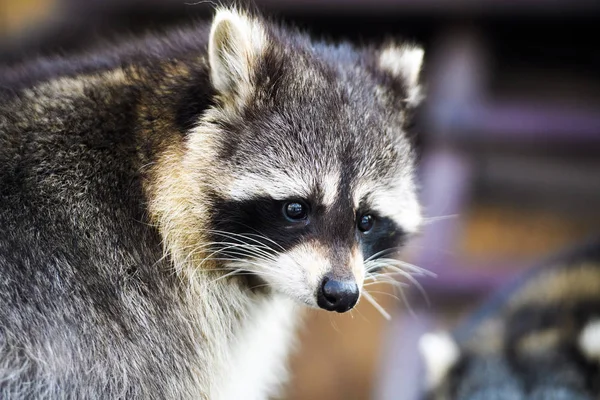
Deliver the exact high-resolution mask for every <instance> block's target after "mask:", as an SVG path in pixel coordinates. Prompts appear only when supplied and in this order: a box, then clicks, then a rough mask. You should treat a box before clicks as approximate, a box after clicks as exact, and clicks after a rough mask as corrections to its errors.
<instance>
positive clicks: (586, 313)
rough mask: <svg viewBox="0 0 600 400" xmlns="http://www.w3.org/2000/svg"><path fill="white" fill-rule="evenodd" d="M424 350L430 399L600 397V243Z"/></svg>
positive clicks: (503, 296)
mask: <svg viewBox="0 0 600 400" xmlns="http://www.w3.org/2000/svg"><path fill="white" fill-rule="evenodd" d="M421 344H422V348H423V351H424V354H425V356H426V357H425V358H426V361H427V365H428V369H429V386H430V392H429V397H428V398H430V399H435V400H442V399H456V400H478V399H498V400H500V399H507V400H508V399H511V400H512V399H514V400H519V399H536V400H541V399H552V400H561V399H575V400H592V399H596V398H598V394H600V386H599V382H600V239H595V240H592V241H590V242H589V243H586V244H585V245H582V246H580V247H578V248H576V249H572V250H570V251H568V252H565V253H562V254H561V255H559V256H557V257H553V258H552V259H550V260H547V262H545V263H544V264H543V265H542V266H540V267H538V268H535V269H534V270H532V271H530V272H528V273H526V274H524V275H523V276H521V277H520V278H519V279H518V280H517V281H516V282H515V283H514V284H512V285H511V286H510V287H508V288H506V289H505V290H503V291H501V292H499V293H498V294H497V295H496V296H494V297H493V298H492V299H491V300H490V301H489V302H488V303H486V304H485V305H484V306H483V307H482V308H481V309H479V310H478V311H477V312H475V313H474V315H473V316H472V317H471V318H469V319H468V320H467V321H465V323H464V324H462V325H460V326H459V327H458V328H457V329H456V330H455V331H454V332H453V333H452V335H451V336H449V335H445V334H428V335H426V336H424V337H423V339H422V343H421Z"/></svg>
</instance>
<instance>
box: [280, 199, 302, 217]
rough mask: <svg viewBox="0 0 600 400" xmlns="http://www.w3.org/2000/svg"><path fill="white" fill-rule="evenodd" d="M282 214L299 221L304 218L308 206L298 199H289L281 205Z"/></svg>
mask: <svg viewBox="0 0 600 400" xmlns="http://www.w3.org/2000/svg"><path fill="white" fill-rule="evenodd" d="M283 214H284V215H285V216H286V218H287V219H289V220H290V221H300V220H303V219H306V216H307V215H308V207H307V206H306V204H303V203H300V202H298V201H290V202H288V203H285V205H284V206H283Z"/></svg>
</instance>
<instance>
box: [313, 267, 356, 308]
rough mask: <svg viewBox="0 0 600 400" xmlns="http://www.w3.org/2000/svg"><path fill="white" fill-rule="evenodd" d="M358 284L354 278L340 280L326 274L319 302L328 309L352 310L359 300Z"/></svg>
mask: <svg viewBox="0 0 600 400" xmlns="http://www.w3.org/2000/svg"><path fill="white" fill-rule="evenodd" d="M358 296H359V292H358V285H357V284H356V282H355V281H354V280H349V279H347V280H338V279H334V278H333V277H331V276H327V275H325V277H324V278H323V281H322V282H321V287H320V288H319V291H318V293H317V304H318V305H319V307H321V308H323V309H325V310H327V311H337V312H339V313H343V312H346V311H348V310H350V309H351V308H352V307H354V305H355V304H356V302H357V301H358Z"/></svg>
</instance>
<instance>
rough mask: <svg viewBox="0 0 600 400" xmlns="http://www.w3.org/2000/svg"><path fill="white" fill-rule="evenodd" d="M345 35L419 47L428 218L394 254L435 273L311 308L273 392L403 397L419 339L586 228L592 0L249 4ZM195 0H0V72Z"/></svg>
mask: <svg viewBox="0 0 600 400" xmlns="http://www.w3.org/2000/svg"><path fill="white" fill-rule="evenodd" d="M253 7H254V8H258V9H260V10H263V11H265V12H266V13H268V14H270V15H272V16H274V17H277V18H280V19H285V20H287V21H289V22H291V23H293V24H295V25H297V26H300V27H303V28H306V29H308V30H310V31H311V32H312V33H313V34H314V35H315V36H316V37H325V38H329V39H339V38H346V39H348V40H351V41H355V42H358V43H360V42H364V41H377V40H382V39H385V38H388V37H401V38H407V39H410V40H413V41H416V42H418V43H421V44H423V46H424V47H425V49H426V66H425V69H424V71H423V78H424V80H425V81H426V83H427V92H428V99H427V101H426V103H425V104H424V105H423V107H422V109H421V110H420V112H419V114H418V118H417V123H416V125H415V133H416V136H415V137H416V141H417V143H418V145H419V153H420V158H421V162H420V175H421V197H422V200H423V204H424V206H425V213H426V216H427V217H428V219H427V223H426V225H425V227H424V229H423V232H422V234H421V235H419V236H418V237H417V238H415V239H414V240H412V242H411V243H410V244H409V246H408V247H407V248H406V251H405V252H404V255H403V259H405V260H406V261H409V262H411V263H413V264H416V265H418V266H420V267H422V268H426V269H428V270H430V271H432V272H435V274H437V278H435V279H434V278H431V277H422V278H419V282H420V283H421V285H422V286H423V288H424V290H425V292H426V293H427V294H428V297H429V305H428V303H427V302H426V301H425V299H424V298H423V296H422V295H421V293H420V292H419V291H418V290H414V285H411V286H413V287H412V288H410V289H405V290H404V293H403V294H404V296H405V300H402V297H401V296H400V293H398V292H394V290H393V288H391V287H390V285H385V284H378V285H374V286H369V288H370V291H371V292H372V293H373V295H374V297H375V298H376V299H377V301H378V302H379V304H381V306H382V307H383V308H384V309H385V310H387V313H389V314H390V316H391V320H390V321H387V320H386V319H385V318H384V317H383V316H382V314H381V313H380V312H379V311H378V310H376V309H375V308H373V306H371V305H370V304H369V303H368V302H366V301H362V302H361V303H360V305H359V306H358V308H357V309H356V310H354V311H353V312H352V313H350V314H348V315H332V314H329V313H325V312H319V311H311V312H309V313H308V315H307V318H306V322H307V323H306V325H305V327H304V328H303V329H302V331H301V332H300V339H299V344H298V349H297V351H296V353H295V355H294V357H293V359H292V370H293V379H292V381H291V383H290V385H289V387H288V391H287V395H286V397H285V398H288V399H293V400H301V399H302V400H303V399H329V400H337V399H416V398H417V396H418V392H419V387H420V383H419V382H420V379H421V374H422V366H421V361H420V359H419V356H418V353H417V350H416V349H417V341H418V338H419V336H420V335H421V334H422V333H423V332H425V331H427V330H431V329H437V328H449V327H452V326H453V324H455V323H456V322H457V321H458V320H460V318H461V317H462V316H463V315H465V314H466V313H468V312H469V310H471V309H473V307H475V306H476V305H477V304H478V302H479V301H480V299H482V298H483V297H485V296H486V295H487V294H489V292H490V291H492V290H493V289H494V288H496V287H498V286H499V285H501V284H502V283H503V282H505V281H506V280H507V279H510V278H511V277H513V276H514V275H515V274H517V273H518V271H520V270H522V269H523V268H527V267H528V266H530V265H532V264H533V263H534V262H535V260H538V259H540V258H542V257H544V256H545V255H547V254H549V253H551V252H553V251H556V250H558V249H560V248H562V247H564V246H567V245H569V244H571V243H575V242H577V241H578V240H581V239H583V238H585V237H586V236H588V235H590V234H592V233H595V232H598V231H599V230H600V229H599V228H600V46H599V40H600V28H599V26H600V2H598V1H583V0H562V1H561V0H519V1H510V0H479V1H476V0H255V1H254V2H253ZM211 9H212V6H211V4H210V3H207V2H204V1H200V2H197V3H196V2H194V0H189V1H187V2H186V0H143V1H141V0H0V65H11V64H17V63H19V62H22V61H24V60H27V59H28V58H30V57H32V56H34V55H44V54H55V53H60V54H69V53H73V52H77V51H81V50H82V49H85V48H89V47H93V45H94V44H95V43H98V42H100V41H101V40H104V39H106V38H117V37H119V36H120V35H136V34H141V33H143V32H146V31H153V30H163V29H166V28H168V27H170V26H175V25H181V24H190V23H193V22H194V21H196V20H198V19H201V18H208V17H209V16H210V14H211Z"/></svg>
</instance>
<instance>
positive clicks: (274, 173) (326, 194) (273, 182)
mask: <svg viewBox="0 0 600 400" xmlns="http://www.w3.org/2000/svg"><path fill="white" fill-rule="evenodd" d="M340 179H341V173H340V171H339V170H338V169H333V170H329V171H327V172H324V173H322V174H321V175H315V174H311V173H310V171H301V170H300V171H299V170H294V169H292V168H290V169H289V170H285V169H276V168H273V169H270V170H268V171H264V172H249V171H247V172H243V173H240V174H239V176H237V177H236V179H233V180H231V181H230V182H229V184H228V185H227V186H226V187H224V188H223V189H222V191H223V192H224V194H226V195H227V197H228V198H230V199H232V200H237V201H243V200H247V199H251V198H256V197H260V196H268V197H270V198H272V199H275V200H285V199H294V198H298V199H308V198H312V197H314V196H315V195H318V197H319V203H320V204H322V205H324V206H330V205H331V204H333V202H334V201H335V200H336V199H337V198H338V195H339V191H340Z"/></svg>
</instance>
